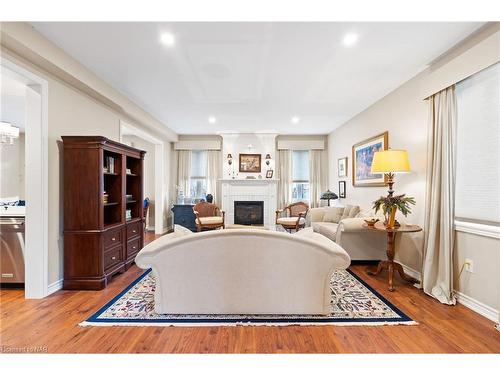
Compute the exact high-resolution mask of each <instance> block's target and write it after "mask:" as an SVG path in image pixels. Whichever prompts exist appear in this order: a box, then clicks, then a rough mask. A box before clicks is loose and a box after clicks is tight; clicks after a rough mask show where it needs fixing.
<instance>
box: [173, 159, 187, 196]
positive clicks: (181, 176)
mask: <svg viewBox="0 0 500 375" xmlns="http://www.w3.org/2000/svg"><path fill="white" fill-rule="evenodd" d="M175 152H176V153H177V155H176V156H177V157H176V159H177V178H176V186H175V189H174V191H175V192H176V198H175V201H177V197H178V196H179V195H180V193H181V192H182V193H183V195H184V196H185V197H188V196H189V194H190V192H189V177H190V170H191V151H189V150H178V151H175Z"/></svg>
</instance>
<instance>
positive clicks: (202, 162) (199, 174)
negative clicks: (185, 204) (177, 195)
mask: <svg viewBox="0 0 500 375" xmlns="http://www.w3.org/2000/svg"><path fill="white" fill-rule="evenodd" d="M189 193H190V197H191V198H205V196H206V195H207V153H206V151H191V168H190V178H189Z"/></svg>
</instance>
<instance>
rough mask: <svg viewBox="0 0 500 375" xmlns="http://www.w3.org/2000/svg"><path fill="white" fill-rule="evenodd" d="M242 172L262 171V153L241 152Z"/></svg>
mask: <svg viewBox="0 0 500 375" xmlns="http://www.w3.org/2000/svg"><path fill="white" fill-rule="evenodd" d="M240 172H244V173H260V172H261V154H240Z"/></svg>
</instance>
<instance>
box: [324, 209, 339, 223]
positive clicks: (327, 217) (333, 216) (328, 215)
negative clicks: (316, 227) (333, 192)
mask: <svg viewBox="0 0 500 375" xmlns="http://www.w3.org/2000/svg"><path fill="white" fill-rule="evenodd" d="M324 210H325V214H324V215H323V221H328V222H330V223H338V222H339V221H340V218H341V217H342V214H343V213H344V207H325V208H324Z"/></svg>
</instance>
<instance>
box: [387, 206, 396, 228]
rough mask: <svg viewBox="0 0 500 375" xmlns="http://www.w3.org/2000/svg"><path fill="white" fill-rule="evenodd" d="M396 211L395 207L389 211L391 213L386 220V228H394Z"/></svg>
mask: <svg viewBox="0 0 500 375" xmlns="http://www.w3.org/2000/svg"><path fill="white" fill-rule="evenodd" d="M397 211H398V209H397V208H396V207H393V208H392V209H391V213H390V214H389V219H388V220H387V228H390V229H393V228H394V227H395V225H394V224H395V222H396V212H397Z"/></svg>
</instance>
